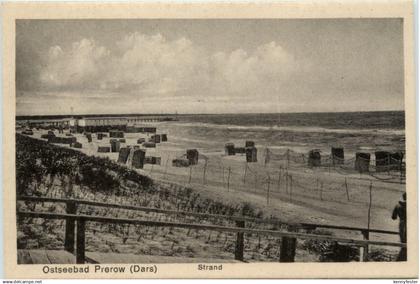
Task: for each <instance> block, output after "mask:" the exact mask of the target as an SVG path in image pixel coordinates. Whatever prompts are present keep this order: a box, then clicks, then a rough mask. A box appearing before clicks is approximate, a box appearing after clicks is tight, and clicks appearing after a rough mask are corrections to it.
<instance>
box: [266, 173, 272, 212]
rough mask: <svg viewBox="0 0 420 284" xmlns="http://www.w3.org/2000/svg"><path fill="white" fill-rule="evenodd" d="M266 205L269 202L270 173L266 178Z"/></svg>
mask: <svg viewBox="0 0 420 284" xmlns="http://www.w3.org/2000/svg"><path fill="white" fill-rule="evenodd" d="M267 182H268V183H267V205H268V204H269V203H270V183H271V180H270V174H269V175H268V180H267Z"/></svg>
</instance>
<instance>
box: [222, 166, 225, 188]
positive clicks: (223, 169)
mask: <svg viewBox="0 0 420 284" xmlns="http://www.w3.org/2000/svg"><path fill="white" fill-rule="evenodd" d="M222 184H223V187H225V167H224V166H222Z"/></svg>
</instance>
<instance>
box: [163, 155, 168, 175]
mask: <svg viewBox="0 0 420 284" xmlns="http://www.w3.org/2000/svg"><path fill="white" fill-rule="evenodd" d="M168 161H169V158H167V159H166V163H165V172H164V174H163V179H166V173H167V172H168Z"/></svg>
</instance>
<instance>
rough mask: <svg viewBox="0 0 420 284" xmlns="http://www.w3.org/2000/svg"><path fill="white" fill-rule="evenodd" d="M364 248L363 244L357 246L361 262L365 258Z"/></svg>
mask: <svg viewBox="0 0 420 284" xmlns="http://www.w3.org/2000/svg"><path fill="white" fill-rule="evenodd" d="M365 258H366V256H365V248H364V247H363V246H361V247H359V261H360V262H363V261H364V260H365Z"/></svg>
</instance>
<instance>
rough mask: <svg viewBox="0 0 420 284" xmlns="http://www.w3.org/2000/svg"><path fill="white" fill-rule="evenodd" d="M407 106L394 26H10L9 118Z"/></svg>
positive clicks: (399, 34)
mask: <svg viewBox="0 0 420 284" xmlns="http://www.w3.org/2000/svg"><path fill="white" fill-rule="evenodd" d="M403 109H404V61H403V22H402V19H264V20H261V19H255V20H254V19H244V20H236V19H235V20H229V19H226V20H220V19H217V20H212V19H206V20H197V19H190V20H175V19H165V20H162V19H161V20H159V19H153V20H152V19H142V20H17V21H16V114H17V115H54V114H71V113H73V114H112V113H175V112H177V113H277V112H335V111H377V110H403Z"/></svg>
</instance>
